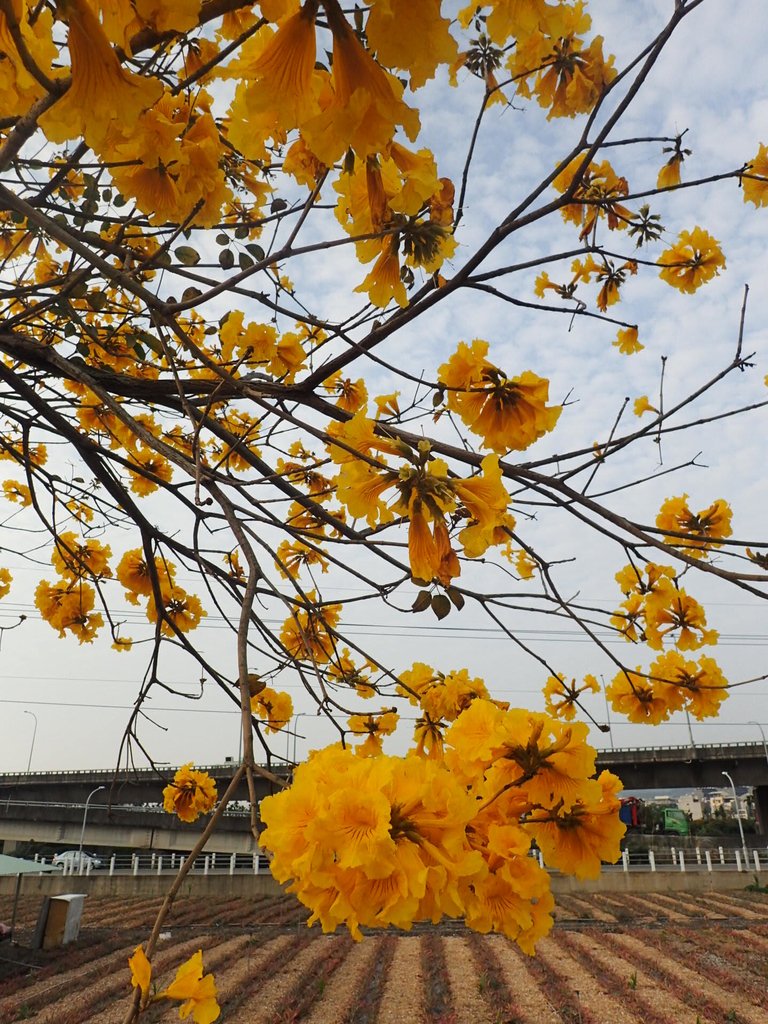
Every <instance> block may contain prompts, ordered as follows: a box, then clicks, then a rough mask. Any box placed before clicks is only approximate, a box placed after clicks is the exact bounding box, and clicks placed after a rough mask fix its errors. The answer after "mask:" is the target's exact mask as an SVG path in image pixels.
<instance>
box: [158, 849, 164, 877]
mask: <svg viewBox="0 0 768 1024" xmlns="http://www.w3.org/2000/svg"><path fill="white" fill-rule="evenodd" d="M162 872H163V855H162V853H161V854H159V855H158V858H157V873H158V875H160V874H162Z"/></svg>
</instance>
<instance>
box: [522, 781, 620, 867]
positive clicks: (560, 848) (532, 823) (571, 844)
mask: <svg viewBox="0 0 768 1024" xmlns="http://www.w3.org/2000/svg"><path fill="white" fill-rule="evenodd" d="M621 788H622V784H621V780H620V779H619V778H617V777H616V776H615V775H612V774H611V772H607V771H604V772H601V773H600V776H599V778H598V779H597V780H595V781H593V782H591V783H590V785H589V795H588V797H587V798H586V799H584V800H579V801H578V803H576V804H574V805H573V807H571V808H570V809H569V810H567V811H564V812H558V813H554V812H552V811H548V810H533V811H531V813H530V815H529V816H528V818H527V819H526V821H525V824H524V827H525V828H526V829H527V831H529V832H530V833H531V834H532V835H533V838H534V839H535V840H536V844H537V845H538V847H539V849H540V850H541V852H542V854H543V856H544V860H545V861H546V863H547V864H548V865H551V866H552V867H554V868H559V869H560V870H562V871H567V872H568V873H569V874H574V875H576V877H577V878H580V879H585V878H597V877H598V876H599V874H600V868H601V864H602V862H603V861H607V862H608V863H609V864H614V863H615V862H616V861H617V860H618V859H619V857H620V856H621V848H620V845H619V844H620V842H621V839H622V836H623V835H624V833H625V831H626V826H625V825H624V823H623V822H622V821H620V819H619V800H618V796H617V794H618V792H619V791H620V790H621Z"/></svg>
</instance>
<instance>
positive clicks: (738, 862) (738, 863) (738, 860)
mask: <svg viewBox="0 0 768 1024" xmlns="http://www.w3.org/2000/svg"><path fill="white" fill-rule="evenodd" d="M734 852H735V854H736V870H737V871H741V870H742V867H741V850H735V851H734ZM747 867H749V865H747Z"/></svg>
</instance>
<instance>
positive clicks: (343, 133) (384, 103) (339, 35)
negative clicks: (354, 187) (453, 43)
mask: <svg viewBox="0 0 768 1024" xmlns="http://www.w3.org/2000/svg"><path fill="white" fill-rule="evenodd" d="M325 10H326V15H327V18H328V25H329V27H330V29H331V32H332V34H333V74H332V81H333V90H334V94H333V99H332V101H331V103H330V104H329V106H328V107H327V108H326V110H324V111H323V112H322V113H321V114H318V115H317V116H316V117H313V118H311V119H310V120H309V121H307V122H306V123H304V124H303V125H302V134H303V136H304V139H305V141H306V143H307V145H308V146H309V148H310V149H311V150H312V152H313V153H314V154H315V156H316V157H317V158H318V159H319V160H321V161H322V162H323V163H324V164H325V165H326V166H328V167H330V166H331V165H333V164H334V163H335V162H336V161H337V160H338V159H339V158H340V157H341V156H342V155H343V154H344V153H345V152H346V151H347V149H353V150H354V151H355V153H356V154H357V156H358V157H360V158H361V159H364V158H365V157H367V156H370V155H372V154H376V153H382V152H383V151H384V150H385V149H386V147H387V144H388V143H389V142H390V141H391V140H392V137H393V136H394V134H395V130H396V127H397V125H402V126H403V127H404V129H405V133H406V135H407V136H408V138H409V139H415V138H416V135H417V133H418V130H419V116H418V114H417V112H416V111H415V110H413V109H412V108H411V107H408V106H406V104H405V103H404V102H403V100H402V98H401V94H402V91H403V89H402V86H401V85H400V84H399V83H398V81H397V80H396V79H395V78H393V77H391V76H390V75H388V74H387V73H386V71H384V69H383V68H382V67H380V65H379V64H377V63H376V61H375V60H374V58H373V57H372V56H371V54H370V53H369V52H368V51H367V50H366V49H364V47H363V46H362V44H361V43H360V42H359V40H358V38H357V36H356V35H355V33H354V32H353V31H352V29H351V27H350V25H349V23H348V22H347V20H346V18H345V17H344V15H343V13H342V11H341V8H340V7H339V6H338V4H337V3H336V2H335V0H334V2H333V3H327V4H326V5H325Z"/></svg>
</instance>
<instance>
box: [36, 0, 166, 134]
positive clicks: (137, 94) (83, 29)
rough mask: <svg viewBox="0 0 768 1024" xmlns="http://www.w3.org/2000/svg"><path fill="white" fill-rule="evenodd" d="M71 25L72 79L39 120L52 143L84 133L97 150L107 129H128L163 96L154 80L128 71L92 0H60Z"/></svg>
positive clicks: (68, 43) (69, 44) (158, 82)
mask: <svg viewBox="0 0 768 1024" xmlns="http://www.w3.org/2000/svg"><path fill="white" fill-rule="evenodd" d="M58 6H59V9H60V10H62V11H63V13H64V14H65V15H66V17H67V21H68V23H69V37H68V39H67V45H68V47H69V54H70V60H71V62H72V81H71V84H70V86H69V88H68V89H67V91H66V93H65V94H64V96H63V97H62V98H61V99H60V100H57V101H56V103H54V105H53V106H52V107H51V108H50V109H49V110H47V111H46V112H45V113H44V114H43V115H42V116H41V117H40V119H39V123H40V127H41V128H42V129H43V131H44V132H45V134H46V135H47V136H48V138H49V139H50V141H51V142H66V141H67V140H68V139H74V138H77V137H78V136H80V135H82V136H83V138H84V139H85V141H86V142H87V143H88V145H89V146H92V147H93V148H94V149H97V150H99V149H100V148H101V147H102V144H103V143H104V141H105V138H106V136H107V133H108V131H110V130H114V128H115V126H117V125H123V126H125V127H126V129H127V128H128V126H130V125H132V124H133V123H134V122H135V121H136V119H137V118H138V116H139V115H140V114H141V112H142V111H144V110H146V109H147V108H148V107H151V106H152V105H153V103H155V102H156V101H157V100H158V99H159V98H160V95H161V94H162V91H163V86H162V83H161V82H160V81H158V79H156V78H145V77H142V76H140V75H134V74H133V73H132V72H130V71H125V70H124V69H123V68H122V67H121V65H120V61H119V59H118V57H117V54H116V53H115V51H114V50H113V49H112V46H111V45H110V42H109V40H108V39H107V36H106V35H105V33H104V29H103V28H102V27H101V24H100V22H99V19H98V18H97V16H96V14H95V12H94V11H93V9H92V8H91V6H90V4H89V3H88V0H59V5H58Z"/></svg>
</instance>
